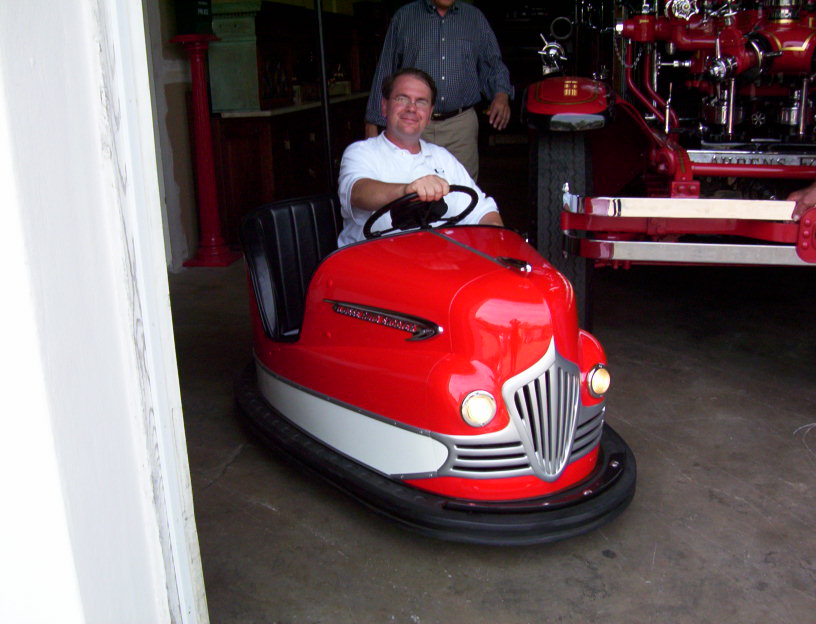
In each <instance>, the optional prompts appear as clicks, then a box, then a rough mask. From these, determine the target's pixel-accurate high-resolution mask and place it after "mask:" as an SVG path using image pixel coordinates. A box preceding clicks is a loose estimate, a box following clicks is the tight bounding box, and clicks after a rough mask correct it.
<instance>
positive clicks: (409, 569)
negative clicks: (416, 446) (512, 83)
mask: <svg viewBox="0 0 816 624" xmlns="http://www.w3.org/2000/svg"><path fill="white" fill-rule="evenodd" d="M489 184H490V183H489V181H485V182H483V184H482V185H483V186H484V187H485V188H486V190H488V191H489V189H488V188H487V187H488V186H489ZM497 188H498V187H497ZM499 194H500V193H498V192H496V195H497V196H498V195H499ZM243 271H244V269H243V266H242V264H241V263H236V264H235V265H233V266H231V267H229V268H226V269H187V270H185V271H183V272H182V273H179V274H175V275H171V278H170V282H171V295H172V304H173V314H174V323H175V332H176V344H177V351H178V360H179V374H180V378H181V387H182V399H183V403H184V414H185V424H186V429H187V444H188V451H189V460H190V470H191V473H192V478H193V493H194V497H195V508H196V521H197V525H198V533H199V541H200V547H201V556H202V561H203V566H204V576H205V582H206V589H207V599H208V603H209V609H210V618H211V621H212V622H213V623H218V624H231V623H239V622H240V623H242V624H250V623H264V624H270V623H273V622H279V623H286V624H289V623H309V624H315V623H318V622H322V623H335V624H343V623H354V624H365V623H369V622H372V623H388V622H397V623H407V624H431V623H444V624H447V623H452V624H455V623H460V622H463V623H464V622H468V623H470V624H477V623H481V622H489V623H506V624H514V623H527V622H529V623H533V622H535V623H541V622H605V623H617V622H621V623H639V622H672V623H685V622H689V623H691V622H693V623H695V624H701V623H706V622H712V623H714V622H717V623H722V622H739V623H752V622H757V623H759V622H762V623H774V622H778V623H780V624H781V623H789V622H816V514H814V510H816V431H813V430H812V429H813V428H816V395H815V394H814V390H816V381H814V363H816V333H814V331H813V328H812V327H811V326H809V325H808V324H807V323H808V319H810V320H812V319H813V310H814V309H816V270H810V269H756V268H754V269H747V268H745V269H736V268H735V269H726V268H708V269H703V268H660V269H658V268H635V269H632V270H630V271H613V270H603V271H599V272H598V273H597V279H596V293H595V301H596V310H595V328H594V333H595V334H596V335H597V336H598V337H599V338H600V340H601V341H602V343H603V344H604V346H605V348H606V350H607V354H608V357H609V362H610V368H611V371H612V373H613V376H612V378H613V389H612V391H611V393H610V396H609V401H608V412H607V414H608V421H609V422H610V423H611V424H612V426H613V427H615V428H616V429H617V431H618V432H619V433H620V434H621V435H622V436H623V437H624V438H625V439H626V440H627V442H628V443H629V445H630V446H631V447H632V449H633V451H634V453H635V455H636V457H637V461H638V471H639V474H638V491H637V494H636V495H635V499H634V501H633V502H632V504H631V506H630V507H629V509H628V510H627V511H626V512H624V514H623V515H622V516H620V517H619V518H618V519H616V520H615V521H613V522H612V523H611V524H609V525H607V526H605V527H603V528H602V529H600V530H597V531H595V532H593V533H590V534H587V535H584V536H580V537H578V538H574V539H572V540H569V541H564V542H560V543H556V544H550V545H542V546H535V547H523V548H490V547H479V546H470V545H461V544H450V543H445V542H440V541H436V540H432V539H429V538H425V537H421V536H417V535H414V534H412V533H409V532H407V531H405V530H403V529H401V528H399V527H397V526H395V525H393V524H391V523H390V522H388V521H387V520H384V519H382V518H380V517H379V516H377V515H375V514H374V513H372V512H370V511H368V510H367V509H365V508H364V507H362V506H361V505H359V504H358V503H356V502H355V501H353V500H351V499H350V498H347V497H346V496H345V495H343V494H341V493H339V492H338V491H336V490H335V489H333V488H332V487H330V486H328V485H326V484H325V483H323V482H322V481H320V480H318V479H317V478H314V477H312V476H311V475H309V474H303V473H302V472H300V471H298V470H297V469H294V468H292V467H291V466H290V465H288V464H286V463H285V462H283V461H282V460H280V459H279V458H277V457H275V456H274V455H272V454H271V453H270V452H268V451H267V450H266V449H265V448H264V447H263V446H262V445H260V444H259V443H258V442H256V441H255V440H254V439H253V438H252V437H251V436H250V435H248V434H247V433H246V431H245V430H244V429H243V428H242V426H241V424H240V422H239V420H238V419H237V418H236V414H235V407H234V403H233V394H232V382H233V379H234V377H235V375H236V374H237V373H238V372H239V371H240V370H241V369H242V368H243V367H244V366H245V365H246V364H247V362H249V360H250V357H251V356H250V332H249V322H248V303H247V298H246V282H245V277H244V272H243Z"/></svg>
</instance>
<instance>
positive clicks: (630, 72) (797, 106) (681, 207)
mask: <svg viewBox="0 0 816 624" xmlns="http://www.w3.org/2000/svg"><path fill="white" fill-rule="evenodd" d="M562 4H563V5H564V6H563V7H562V11H561V12H562V14H560V15H557V16H556V17H555V18H553V19H551V20H550V23H549V29H547V28H546V24H544V27H545V33H544V34H542V38H543V39H544V46H543V48H542V50H541V51H540V52H539V54H540V56H541V60H542V64H543V74H544V77H543V78H542V80H541V81H539V82H537V83H535V84H533V85H531V86H530V87H529V89H528V90H527V93H526V96H525V102H524V112H525V115H526V120H527V122H528V125H529V126H530V127H531V128H532V129H533V132H532V134H533V138H534V148H533V150H532V154H533V157H532V173H533V176H534V178H533V180H534V186H535V188H536V189H537V191H536V197H535V203H536V210H537V219H538V227H537V233H538V247H539V250H540V251H541V253H542V254H543V255H544V256H545V257H547V258H548V259H549V260H550V261H551V262H552V263H553V264H554V265H555V266H556V267H557V268H559V269H560V270H561V271H562V272H564V273H565V274H566V275H567V276H568V277H569V278H570V279H571V280H572V281H573V283H574V285H575V287H576V290H577V291H578V293H579V298H582V299H583V300H584V302H585V305H584V306H582V316H584V317H587V316H588V314H589V312H588V307H589V303H590V302H589V301H588V298H587V296H586V293H587V284H588V280H589V279H590V278H589V276H590V274H591V270H592V269H593V268H594V267H597V266H609V265H611V266H616V267H617V266H624V267H625V266H629V265H631V264H633V263H651V264H660V263H683V264H725V265H808V264H813V263H816V248H815V247H816V227H815V226H816V211H810V212H809V213H808V214H806V215H805V216H804V217H803V218H802V219H801V220H800V222H798V223H795V222H793V221H791V214H792V212H793V207H794V204H793V202H788V201H784V200H785V198H786V197H787V196H788V194H789V193H790V192H791V191H793V190H795V189H798V188H802V187H804V186H807V185H808V184H810V183H811V182H812V181H814V180H816V135H815V134H814V120H815V119H816V116H815V115H814V112H815V111H816V104H815V101H814V84H813V74H814V71H816V57H815V56H814V55H815V54H816V3H814V2H804V1H802V0H758V1H747V0H746V1H743V2H740V1H738V0H644V1H642V2H638V1H618V0H615V1H612V0H608V1H605V0H599V1H592V0H586V1H584V0H581V1H579V2H571V3H568V4H567V3H562ZM582 320H585V319H582Z"/></svg>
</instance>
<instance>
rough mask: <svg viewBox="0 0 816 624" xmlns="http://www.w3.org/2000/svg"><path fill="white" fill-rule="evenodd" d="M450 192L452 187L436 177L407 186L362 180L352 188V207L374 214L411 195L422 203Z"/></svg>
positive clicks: (420, 179) (416, 181) (425, 177)
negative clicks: (414, 194) (413, 194)
mask: <svg viewBox="0 0 816 624" xmlns="http://www.w3.org/2000/svg"><path fill="white" fill-rule="evenodd" d="M449 192H450V185H449V184H448V183H447V182H446V181H445V180H443V179H442V178H440V177H439V176H435V175H427V176H423V177H421V178H417V179H416V180H414V181H413V182H409V183H407V184H401V183H398V182H380V181H379V180H372V179H371V178H361V179H359V180H357V181H356V182H355V183H354V186H352V187H351V205H352V206H353V207H354V208H359V209H360V210H368V211H370V212H374V211H375V210H379V209H380V208H382V207H383V206H385V205H386V204H390V203H391V202H392V201H394V200H397V199H399V198H400V197H404V196H405V195H410V194H411V193H416V194H417V197H418V198H419V199H421V200H422V201H436V200H437V199H442V198H443V197H444V196H445V195H447V194H448V193H449Z"/></svg>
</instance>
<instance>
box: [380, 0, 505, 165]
mask: <svg viewBox="0 0 816 624" xmlns="http://www.w3.org/2000/svg"><path fill="white" fill-rule="evenodd" d="M402 67H416V68H419V69H422V70H424V71H426V72H427V73H428V74H430V75H431V77H432V78H433V79H434V81H435V82H436V86H437V89H438V91H439V97H438V99H437V101H436V108H435V109H434V114H433V117H432V119H431V123H430V124H429V125H428V127H427V128H426V129H425V132H424V133H423V135H422V138H423V139H425V140H426V141H429V142H431V143H435V144H437V145H441V146H443V147H445V148H447V149H448V151H450V152H451V153H452V154H453V155H454V156H456V158H457V159H458V160H459V161H460V162H461V163H462V164H463V165H464V166H465V168H466V169H467V171H468V173H469V174H470V176H471V177H472V178H473V179H474V180H476V179H477V177H478V175H479V151H478V149H479V142H478V138H479V119H478V116H477V114H476V110H475V109H474V106H476V105H477V104H479V103H480V102H481V100H482V95H484V96H485V97H486V98H487V99H488V100H490V108H489V109H488V119H489V121H490V125H492V126H493V127H494V128H496V129H497V130H503V129H504V128H505V127H506V126H507V122H508V121H510V98H511V97H512V96H513V87H512V85H511V84H510V72H509V71H508V70H507V67H506V66H505V64H504V62H503V61H502V58H501V51H500V50H499V44H498V42H497V41H496V35H495V34H493V30H492V29H491V28H490V24H489V23H488V21H487V19H486V18H485V16H484V15H483V14H482V12H481V11H480V10H479V9H477V8H476V7H474V6H472V5H470V4H467V3H465V2H461V1H457V0H414V1H413V2H410V3H409V4H406V5H405V6H403V7H402V8H400V9H399V10H398V11H397V12H396V13H395V14H394V18H393V20H392V21H391V24H390V26H389V27H388V32H387V33H386V35H385V42H384V43H383V49H382V52H381V54H380V60H379V63H378V64H377V71H376V72H375V74H374V81H373V85H372V88H371V95H369V98H368V107H367V108H366V119H365V120H366V132H365V134H366V137H373V136H376V135H377V133H378V131H379V128H378V127H382V126H385V118H384V117H383V116H382V112H381V97H382V96H381V92H380V91H381V85H382V81H383V80H384V79H385V78H386V77H388V76H390V75H392V74H393V73H394V72H395V71H396V70H398V69H400V68H402Z"/></svg>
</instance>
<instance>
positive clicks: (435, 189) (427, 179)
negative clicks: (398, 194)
mask: <svg viewBox="0 0 816 624" xmlns="http://www.w3.org/2000/svg"><path fill="white" fill-rule="evenodd" d="M409 193H416V194H417V197H418V198H419V199H421V200H422V201H436V200H438V199H442V198H443V197H444V196H445V195H447V194H448V193H450V184H448V182H447V180H443V179H442V178H440V177H439V176H435V175H427V176H423V177H421V178H417V179H416V180H414V181H413V182H411V183H410V184H406V185H405V193H404V194H405V195H408V194H409Z"/></svg>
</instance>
